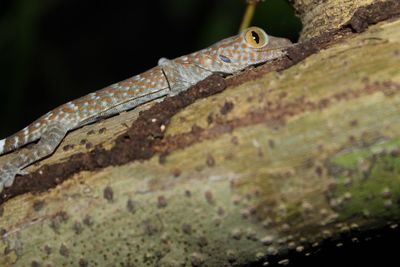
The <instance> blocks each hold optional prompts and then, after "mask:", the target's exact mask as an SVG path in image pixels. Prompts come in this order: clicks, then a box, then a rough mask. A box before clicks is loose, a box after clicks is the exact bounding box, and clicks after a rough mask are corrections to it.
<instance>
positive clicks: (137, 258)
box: [0, 1, 400, 266]
mask: <svg viewBox="0 0 400 267" xmlns="http://www.w3.org/2000/svg"><path fill="white" fill-rule="evenodd" d="M292 2H294V4H295V7H296V9H297V10H298V12H299V14H300V15H301V17H302V20H303V24H304V25H305V28H304V31H303V37H302V39H303V40H306V39H307V38H308V37H313V38H314V39H311V40H308V41H305V42H304V43H303V44H301V45H299V46H298V47H296V48H293V49H291V50H290V51H289V57H288V58H286V59H282V60H280V61H276V62H272V63H269V64H266V65H263V66H261V67H259V68H257V69H251V70H248V71H246V72H244V73H242V74H240V75H239V76H236V77H230V78H227V79H222V78H219V77H212V78H211V79H209V80H207V81H205V82H203V83H201V84H200V85H199V86H196V87H195V88H192V89H191V90H189V91H188V92H186V93H185V94H183V95H180V96H176V97H174V98H172V99H166V101H164V102H162V103H157V104H155V105H153V106H152V104H149V105H147V106H145V107H142V108H141V109H140V110H144V109H147V108H149V107H150V106H152V107H151V108H150V109H149V110H147V111H146V112H142V114H141V115H139V109H137V110H133V111H130V112H127V113H124V114H122V115H119V116H116V117H113V118H111V119H108V120H105V121H102V122H99V123H96V124H93V125H89V126H86V127H83V128H82V129H78V130H76V131H74V132H72V133H70V134H69V135H68V136H67V138H66V139H65V140H64V142H63V143H62V145H61V146H60V148H59V149H58V151H57V152H56V153H55V154H54V155H53V156H52V157H50V158H48V159H46V160H44V161H42V162H41V163H39V164H38V165H37V166H32V167H30V168H29V171H31V172H32V173H33V174H32V175H30V176H28V177H25V178H24V177H22V178H19V179H18V180H19V181H18V180H17V184H16V189H11V190H6V191H5V193H3V194H2V200H3V203H2V206H1V208H0V209H1V210H0V214H1V217H0V228H1V234H2V237H3V238H2V242H1V243H0V253H3V255H2V256H1V257H0V266H9V265H15V266H114V265H115V266H117V265H119V266H231V265H234V266H244V265H246V264H251V263H261V264H262V263H264V262H268V261H269V262H271V259H272V261H275V262H279V263H281V264H286V263H287V258H286V256H287V255H288V252H295V253H300V254H305V253H308V252H310V251H313V250H315V249H317V248H318V246H319V245H320V244H321V243H322V242H324V241H326V240H331V241H332V242H335V243H338V244H339V245H340V242H342V239H343V238H344V236H345V237H346V238H349V237H350V238H356V237H358V236H360V235H365V234H366V235H368V233H369V232H370V231H371V230H374V229H378V230H382V229H392V228H393V229H395V228H397V223H398V220H399V217H400V210H399V206H398V200H399V199H400V116H399V114H400V20H399V19H398V17H397V18H396V16H395V13H396V12H394V11H396V8H397V14H400V10H399V8H398V6H397V4H396V2H397V1H340V2H343V3H342V4H341V5H339V4H337V2H338V1H292ZM367 2H368V3H367ZM373 2H374V3H375V2H376V3H378V2H379V3H380V4H382V5H387V4H388V3H389V4H390V5H392V6H391V7H392V8H391V9H390V10H391V12H392V13H391V14H389V15H387V13H385V14H386V15H385V14H381V13H379V12H378V11H377V10H382V8H380V9H379V8H377V6H374V5H370V4H374V3H373ZM366 4H367V5H369V6H366ZM336 6H340V8H341V10H340V12H338V13H335V14H336V15H335V16H334V17H335V19H334V20H327V19H326V14H327V12H328V11H329V12H330V11H331V10H333V9H335V8H336ZM328 7H330V8H328ZM360 7H362V8H363V10H364V11H360V9H359V8H360ZM344 9H345V10H346V12H344ZM310 10H313V12H314V13H313V15H312V16H311V15H310V14H308V11H310ZM384 10H386V9H384ZM357 12H358V13H357ZM360 12H361V14H363V15H362V16H360V15H358V16H353V15H354V14H360ZM365 14H367V15H365ZM311 18H312V19H311ZM379 20H384V21H382V22H379V23H378V24H376V25H370V23H371V22H373V23H375V22H377V21H379ZM349 21H350V22H351V23H349ZM365 21H367V22H366V23H363V22H365ZM345 25H350V26H345ZM354 25H356V26H354ZM357 25H358V26H357ZM363 25H364V26H363ZM365 25H367V26H368V25H369V27H368V28H367V27H366V26H365ZM351 30H352V31H355V32H357V33H355V32H351ZM361 31H363V32H361ZM327 32H328V33H327ZM321 48H324V49H322V50H320V49H321ZM295 63H297V64H295ZM223 89H225V90H223ZM221 90H223V91H222V92H220V91H221ZM216 92H220V93H218V94H215V95H212V96H208V95H210V94H213V93H216ZM202 96H208V97H206V98H203V99H200V100H198V101H196V102H194V103H193V104H191V103H192V102H193V101H194V99H195V98H199V97H202ZM189 104H190V105H189ZM133 122H135V123H133ZM132 123H133V127H132V128H130V126H131V125H132ZM138 138H139V140H138ZM9 156H13V155H9ZM1 160H3V158H2V159H1ZM18 183H19V184H18ZM13 190H14V191H13Z"/></svg>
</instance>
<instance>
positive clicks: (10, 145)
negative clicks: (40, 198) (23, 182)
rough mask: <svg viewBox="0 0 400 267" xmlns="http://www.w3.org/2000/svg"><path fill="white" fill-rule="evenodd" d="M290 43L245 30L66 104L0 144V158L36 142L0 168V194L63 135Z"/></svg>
mask: <svg viewBox="0 0 400 267" xmlns="http://www.w3.org/2000/svg"><path fill="white" fill-rule="evenodd" d="M290 45H291V42H290V41H289V40H287V39H284V38H277V37H272V36H268V35H267V34H266V33H265V32H264V31H263V30H262V29H260V28H257V27H251V28H249V29H246V30H245V31H243V32H242V33H240V34H238V35H236V36H232V37H230V38H227V39H224V40H222V41H220V42H218V43H216V44H214V45H212V46H210V47H208V48H205V49H202V50H200V51H198V52H195V53H192V54H189V55H186V56H182V57H178V58H176V59H173V60H169V59H166V58H161V59H160V60H159V62H158V66H156V67H154V68H152V69H150V70H148V71H146V72H144V73H142V74H139V75H136V76H133V77H131V78H128V79H126V80H124V81H121V82H118V83H115V84H113V85H110V86H108V87H105V88H103V89H101V90H99V91H96V92H94V93H90V94H88V95H86V96H84V97H81V98H79V99H76V100H73V101H70V102H68V103H66V104H64V105H62V106H60V107H58V108H56V109H54V110H52V111H50V112H48V113H47V114H45V115H44V116H42V117H40V118H39V119H38V120H36V121H35V122H33V123H32V124H30V125H29V126H27V127H26V128H24V129H22V130H21V131H19V132H18V133H16V134H14V135H12V136H10V137H8V138H6V139H3V140H0V155H1V154H4V153H8V152H11V151H13V150H16V149H18V148H19V147H21V146H24V145H26V144H28V143H32V142H35V141H37V140H39V142H38V143H37V144H36V145H35V146H34V147H33V148H32V149H30V150H27V151H24V152H20V153H19V154H18V155H16V156H15V157H14V158H12V159H11V160H9V161H8V162H6V163H5V164H4V165H3V166H0V192H1V191H2V190H3V188H4V187H10V186H11V185H12V184H13V182H14V179H15V176H16V175H24V174H25V172H24V171H23V169H24V168H26V167H27V166H29V165H31V164H32V163H34V162H36V161H38V160H41V159H43V158H45V157H47V156H49V155H51V154H52V153H53V152H54V151H55V149H56V148H57V146H58V145H59V144H60V143H61V141H62V140H63V138H64V137H65V135H66V134H67V133H68V131H71V130H73V129H76V128H79V127H81V126H83V125H86V124H89V123H91V122H95V121H97V120H99V119H102V118H105V117H109V116H112V115H115V114H118V113H120V112H122V111H125V110H129V109H132V108H134V107H136V106H138V105H141V104H143V103H146V102H149V101H151V100H155V99H160V98H163V97H165V96H168V95H170V96H171V95H176V94H178V93H179V92H182V91H184V90H186V89H188V88H189V87H190V86H192V85H194V84H196V83H198V82H199V81H201V80H203V79H205V78H207V77H208V76H210V75H211V74H213V73H223V74H233V73H236V72H238V71H240V70H243V69H244V68H246V67H248V66H251V65H255V64H259V63H262V62H266V61H269V60H272V59H275V58H279V57H282V56H284V55H285V49H286V48H287V47H289V46H290Z"/></svg>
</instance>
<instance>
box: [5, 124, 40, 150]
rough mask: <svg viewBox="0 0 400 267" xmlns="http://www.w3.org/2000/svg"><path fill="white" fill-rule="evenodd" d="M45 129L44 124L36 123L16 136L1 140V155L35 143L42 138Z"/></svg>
mask: <svg viewBox="0 0 400 267" xmlns="http://www.w3.org/2000/svg"><path fill="white" fill-rule="evenodd" d="M43 128H44V127H42V124H41V123H39V122H38V121H36V122H34V123H32V124H31V125H29V126H27V127H25V128H24V129H22V130H21V131H19V132H17V133H16V134H13V135H11V136H9V137H7V138H5V139H2V140H0V155H2V154H5V153H7V152H10V151H13V150H15V149H17V148H20V147H21V146H24V145H26V144H29V143H32V142H35V141H36V140H38V139H39V138H40V136H41V134H42V132H43V130H44V129H43Z"/></svg>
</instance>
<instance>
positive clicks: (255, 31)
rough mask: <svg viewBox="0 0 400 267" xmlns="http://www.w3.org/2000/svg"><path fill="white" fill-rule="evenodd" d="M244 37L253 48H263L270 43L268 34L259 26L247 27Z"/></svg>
mask: <svg viewBox="0 0 400 267" xmlns="http://www.w3.org/2000/svg"><path fill="white" fill-rule="evenodd" d="M244 39H245V42H246V44H247V45H248V46H250V47H252V48H262V47H264V46H266V45H267V44H268V35H267V34H266V33H265V31H263V30H262V29H260V28H258V27H251V28H249V29H247V31H246V33H245V35H244Z"/></svg>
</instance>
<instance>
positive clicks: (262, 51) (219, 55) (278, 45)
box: [192, 27, 292, 73]
mask: <svg viewBox="0 0 400 267" xmlns="http://www.w3.org/2000/svg"><path fill="white" fill-rule="evenodd" d="M291 45H292V42H291V41H289V40H288V39H285V38H278V37H273V36H269V35H268V34H267V33H266V32H265V31H264V30H263V29H261V28H258V27H250V28H247V29H245V30H244V31H242V32H241V33H239V34H238V35H235V36H232V37H229V38H226V39H224V40H222V41H220V42H218V43H215V44H214V45H211V46H210V47H208V48H205V49H203V50H201V51H199V53H195V54H192V55H193V57H194V58H192V60H193V61H194V62H196V63H197V64H196V65H197V66H198V67H201V68H203V69H206V70H209V71H212V72H220V73H234V72H237V71H240V70H243V69H245V68H246V67H248V66H251V65H256V64H259V63H263V62H266V61H269V60H272V59H275V58H279V57H282V56H284V55H285V54H286V52H285V49H286V48H288V47H289V46H291Z"/></svg>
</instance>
